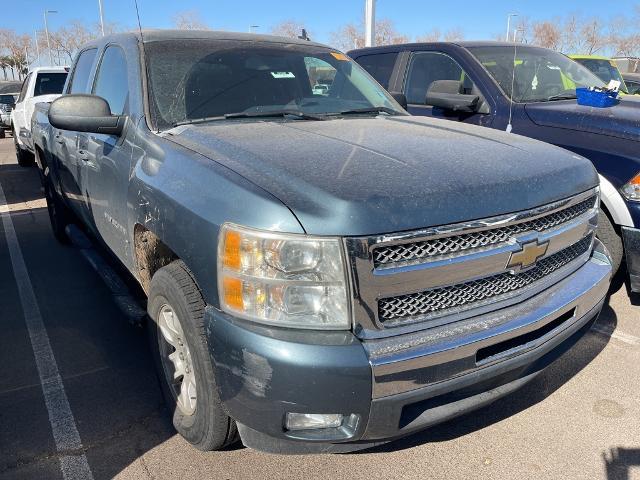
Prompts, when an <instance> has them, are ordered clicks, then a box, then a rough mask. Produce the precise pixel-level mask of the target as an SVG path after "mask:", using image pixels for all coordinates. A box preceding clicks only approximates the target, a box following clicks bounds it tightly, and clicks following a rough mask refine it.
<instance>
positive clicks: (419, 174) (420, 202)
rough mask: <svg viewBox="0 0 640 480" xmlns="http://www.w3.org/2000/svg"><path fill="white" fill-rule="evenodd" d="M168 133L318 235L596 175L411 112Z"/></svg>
mask: <svg viewBox="0 0 640 480" xmlns="http://www.w3.org/2000/svg"><path fill="white" fill-rule="evenodd" d="M165 135H166V137H167V138H168V139H170V140H172V141H174V142H176V143H178V144H180V145H182V146H184V147H186V148H189V149H191V150H193V151H196V152H198V153H201V154H202V155H205V156H206V157H208V158H210V159H212V160H214V161H216V162H219V163H221V164H223V165H225V166H226V167H228V168H230V169H232V170H234V171H235V172H237V173H239V174H240V175H242V176H244V177H245V178H247V179H248V180H250V181H251V182H253V183H255V184H257V185H259V186H260V187H261V188H263V189H264V190H266V191H267V192H269V193H271V194H272V195H274V196H275V197H277V198H278V199H280V201H282V202H283V203H284V204H285V205H286V206H287V207H289V209H290V210H291V211H292V212H293V213H294V214H295V215H296V216H297V218H298V220H299V221H300V223H301V224H302V227H303V228H304V229H305V231H306V232H307V233H310V234H317V235H372V234H380V233H390V232H399V231H405V230H414V229H419V228H424V227H431V226H437V225H444V224H449V223H456V222H461V221H467V220H473V219H480V218H484V217H489V216H493V215H499V214H504V213H511V212H515V211H519V210H525V209H529V208H533V207H537V206H540V205H543V204H545V203H550V202H553V201H556V200H559V199H562V198H566V197H569V196H571V195H574V194H576V193H578V192H582V191H585V190H587V189H589V188H591V187H594V186H595V185H597V183H598V178H597V175H596V173H595V170H594V169H593V167H592V165H591V163H590V162H588V161H586V160H585V159H583V158H582V157H578V156H577V155H574V154H571V153H568V152H567V151H565V150H562V149H560V148H557V147H553V146H550V145H547V144H544V143H541V142H538V141H535V140H531V139H528V138H525V137H520V136H517V135H513V134H506V133H502V132H497V131H494V130H489V129H485V128H481V127H474V126H469V125H462V124H454V123H453V122H449V121H445V120H432V119H427V118H418V117H409V116H406V117H382V116H380V117H378V118H361V117H359V118H346V119H336V120H327V121H301V120H284V121H255V120H254V121H220V122H210V123H208V124H200V125H188V126H182V127H178V128H176V129H173V130H170V131H168V132H165ZM212 208H213V207H212ZM247 208H251V206H250V205H247Z"/></svg>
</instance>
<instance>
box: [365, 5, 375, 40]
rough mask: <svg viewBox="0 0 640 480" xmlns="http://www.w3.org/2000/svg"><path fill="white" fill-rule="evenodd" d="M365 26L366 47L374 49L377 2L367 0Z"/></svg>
mask: <svg viewBox="0 0 640 480" xmlns="http://www.w3.org/2000/svg"><path fill="white" fill-rule="evenodd" d="M364 24H365V35H364V45H365V47H373V46H374V45H375V41H376V40H375V39H376V0H365V9H364Z"/></svg>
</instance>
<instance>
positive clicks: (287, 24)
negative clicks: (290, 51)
mask: <svg viewBox="0 0 640 480" xmlns="http://www.w3.org/2000/svg"><path fill="white" fill-rule="evenodd" d="M303 28H306V27H305V26H304V23H302V22H299V21H297V20H285V21H283V22H280V23H278V24H276V25H274V26H273V27H271V34H272V35H278V36H279V37H289V38H298V37H299V36H300V35H301V34H302V29H303ZM307 33H308V30H307Z"/></svg>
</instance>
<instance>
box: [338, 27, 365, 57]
mask: <svg viewBox="0 0 640 480" xmlns="http://www.w3.org/2000/svg"><path fill="white" fill-rule="evenodd" d="M331 44H332V45H333V46H334V47H336V48H337V49H338V50H343V51H347V50H351V49H352V48H362V47H364V33H363V32H362V28H361V27H359V26H357V25H356V24H354V23H348V24H346V25H343V26H342V27H340V29H339V30H336V31H335V32H332V33H331Z"/></svg>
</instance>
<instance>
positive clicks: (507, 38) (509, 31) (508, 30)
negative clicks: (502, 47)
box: [505, 13, 518, 42]
mask: <svg viewBox="0 0 640 480" xmlns="http://www.w3.org/2000/svg"><path fill="white" fill-rule="evenodd" d="M517 16H518V14H517V13H510V14H508V15H507V36H506V37H505V40H506V41H507V42H508V41H509V37H510V36H511V17H517Z"/></svg>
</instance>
